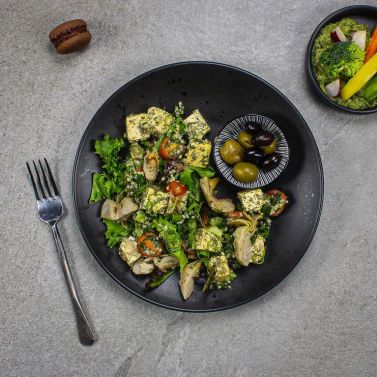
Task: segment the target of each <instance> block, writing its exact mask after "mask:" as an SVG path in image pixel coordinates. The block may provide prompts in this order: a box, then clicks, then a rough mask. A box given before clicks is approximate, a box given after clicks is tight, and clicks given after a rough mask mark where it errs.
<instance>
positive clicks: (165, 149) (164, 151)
mask: <svg viewBox="0 0 377 377" xmlns="http://www.w3.org/2000/svg"><path fill="white" fill-rule="evenodd" d="M178 147H179V146H178V144H177V143H173V142H171V141H170V138H169V137H168V136H166V137H165V138H164V139H163V140H162V142H161V144H160V148H159V150H158V153H159V154H160V156H161V158H163V159H164V160H174V158H175V156H174V151H176V150H177V149H178Z"/></svg>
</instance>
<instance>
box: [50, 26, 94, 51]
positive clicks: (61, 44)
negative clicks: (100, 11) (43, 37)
mask: <svg viewBox="0 0 377 377" xmlns="http://www.w3.org/2000/svg"><path fill="white" fill-rule="evenodd" d="M49 37H50V41H51V42H52V43H53V44H54V45H55V48H56V50H57V51H58V52H59V54H69V53H70V52H74V51H77V50H79V49H80V48H83V47H84V46H86V45H87V44H88V43H89V42H90V40H91V39H92V35H91V34H90V32H89V31H88V28H87V25H86V22H85V21H84V20H80V19H77V20H72V21H68V22H64V23H63V24H60V25H59V26H57V27H56V28H55V29H53V30H52V31H51V33H50V34H49Z"/></svg>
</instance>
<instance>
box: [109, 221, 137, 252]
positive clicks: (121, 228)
mask: <svg viewBox="0 0 377 377" xmlns="http://www.w3.org/2000/svg"><path fill="white" fill-rule="evenodd" d="M103 222H104V223H105V225H106V227H107V230H106V233H105V236H106V240H107V245H108V246H109V247H115V246H118V245H119V244H120V243H121V242H122V239H123V238H125V237H128V236H129V235H130V234H131V231H132V227H131V225H130V224H127V225H122V224H120V223H118V222H116V221H114V220H103Z"/></svg>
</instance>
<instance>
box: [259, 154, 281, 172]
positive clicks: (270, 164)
mask: <svg viewBox="0 0 377 377" xmlns="http://www.w3.org/2000/svg"><path fill="white" fill-rule="evenodd" d="M280 158H281V156H280V154H277V153H271V154H268V155H267V156H265V157H263V158H262V160H261V162H260V167H261V169H263V170H272V169H274V168H276V166H278V165H279V161H280Z"/></svg>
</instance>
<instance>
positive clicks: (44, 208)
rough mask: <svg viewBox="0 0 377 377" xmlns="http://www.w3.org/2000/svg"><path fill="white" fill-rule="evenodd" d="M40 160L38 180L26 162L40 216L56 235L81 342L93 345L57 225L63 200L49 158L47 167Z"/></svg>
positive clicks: (35, 170) (35, 165)
mask: <svg viewBox="0 0 377 377" xmlns="http://www.w3.org/2000/svg"><path fill="white" fill-rule="evenodd" d="M38 162H39V169H38V167H37V164H36V163H35V162H34V161H33V165H34V175H35V176H36V180H35V179H34V175H33V173H32V170H31V169H30V165H29V163H26V165H27V169H28V171H29V174H30V179H31V183H32V185H33V189H34V193H35V196H36V199H37V206H38V214H39V218H40V219H41V220H42V221H43V222H45V223H47V224H48V225H50V227H51V230H52V234H53V236H54V240H55V244H56V250H57V252H58V255H59V259H60V262H61V265H62V268H63V272H64V276H65V278H66V281H67V285H68V288H69V292H70V295H71V298H72V302H73V306H74V309H75V314H76V320H77V327H78V332H79V338H80V342H81V343H82V344H83V345H91V344H93V343H94V342H95V340H96V336H95V334H94V331H93V328H92V326H91V324H90V322H89V320H88V317H87V315H86V314H85V311H84V309H83V307H82V304H81V302H80V299H79V296H78V293H77V290H76V287H75V283H74V281H73V278H72V273H71V269H70V267H69V264H68V260H67V256H66V253H65V250H64V246H63V241H62V239H61V237H60V233H59V230H58V226H57V223H58V221H59V220H60V218H61V217H62V216H63V202H62V199H61V197H60V195H59V191H58V188H57V186H56V183H55V180H54V177H53V176H52V173H51V169H50V166H49V164H48V162H47V160H46V159H44V165H45V167H44V166H43V164H42V162H41V160H38ZM39 170H40V171H41V173H42V174H41V175H40V174H39ZM46 171H47V174H46ZM41 176H42V179H41ZM47 176H48V178H47ZM42 180H43V183H42ZM47 194H48V195H47Z"/></svg>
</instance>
